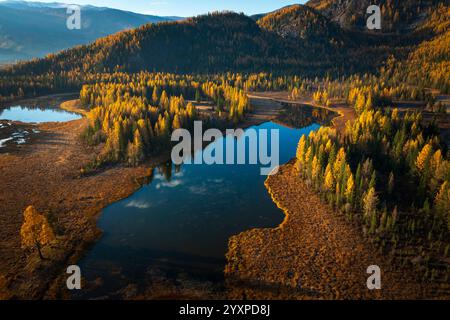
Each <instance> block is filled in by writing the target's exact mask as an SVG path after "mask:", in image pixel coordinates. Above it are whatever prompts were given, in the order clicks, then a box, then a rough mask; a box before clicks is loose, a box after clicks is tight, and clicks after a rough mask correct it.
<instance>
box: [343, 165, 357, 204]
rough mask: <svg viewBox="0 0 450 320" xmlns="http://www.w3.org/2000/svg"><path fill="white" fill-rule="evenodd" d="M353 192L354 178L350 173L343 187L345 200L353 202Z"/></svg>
mask: <svg viewBox="0 0 450 320" xmlns="http://www.w3.org/2000/svg"><path fill="white" fill-rule="evenodd" d="M354 192H355V180H354V179H353V174H352V173H350V176H349V177H348V180H347V187H346V189H345V197H346V198H347V201H348V202H349V203H350V204H351V203H352V202H353V193H354Z"/></svg>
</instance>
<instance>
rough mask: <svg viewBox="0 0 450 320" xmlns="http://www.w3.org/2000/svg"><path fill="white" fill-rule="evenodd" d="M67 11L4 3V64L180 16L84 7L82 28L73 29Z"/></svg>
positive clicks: (0, 52) (0, 16)
mask: <svg viewBox="0 0 450 320" xmlns="http://www.w3.org/2000/svg"><path fill="white" fill-rule="evenodd" d="M66 10H67V9H66V5H64V4H59V3H51V4H44V3H33V2H24V1H5V2H0V63H6V62H11V61H16V60H24V59H31V58H34V57H43V56H44V55H46V54H48V53H51V52H57V51H59V50H62V49H67V48H70V47H73V46H76V45H80V44H86V43H89V42H91V41H94V40H96V39H98V38H100V37H104V36H107V35H110V34H113V33H116V32H118V31H121V30H124V29H131V28H135V27H138V26H141V25H143V24H146V23H157V22H163V21H170V20H173V19H176V18H164V17H157V16H147V15H141V14H136V13H133V12H126V11H120V10H115V9H109V8H99V7H93V6H82V7H81V23H82V26H81V30H69V29H67V27H66V20H67V17H68V15H67V12H66Z"/></svg>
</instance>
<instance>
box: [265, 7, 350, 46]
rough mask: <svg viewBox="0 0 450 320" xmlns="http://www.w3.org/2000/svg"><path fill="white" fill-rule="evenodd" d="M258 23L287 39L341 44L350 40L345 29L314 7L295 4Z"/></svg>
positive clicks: (273, 13) (269, 15)
mask: <svg viewBox="0 0 450 320" xmlns="http://www.w3.org/2000/svg"><path fill="white" fill-rule="evenodd" d="M258 24H259V25H260V26H261V27H262V28H264V29H266V30H269V31H271V32H275V33H277V34H278V35H280V36H281V37H283V38H285V39H292V40H295V41H306V42H308V43H309V44H322V45H325V46H327V47H328V46H330V45H332V46H340V45H343V44H344V42H347V43H348V42H349V41H348V39H346V36H345V34H344V32H343V30H342V29H341V28H340V27H339V26H338V25H337V24H335V23H333V22H331V21H330V20H329V19H328V18H326V17H325V16H323V15H322V14H320V13H319V12H318V11H316V10H315V9H313V8H310V7H307V6H302V5H293V6H289V7H286V8H282V9H280V10H278V11H275V12H272V13H270V14H268V15H265V16H264V17H262V18H261V19H259V20H258Z"/></svg>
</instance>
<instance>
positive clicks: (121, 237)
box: [79, 122, 320, 298]
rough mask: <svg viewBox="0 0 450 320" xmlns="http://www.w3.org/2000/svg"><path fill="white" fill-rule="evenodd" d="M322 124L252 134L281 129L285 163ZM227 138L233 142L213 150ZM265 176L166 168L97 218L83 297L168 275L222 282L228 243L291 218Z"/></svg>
mask: <svg viewBox="0 0 450 320" xmlns="http://www.w3.org/2000/svg"><path fill="white" fill-rule="evenodd" d="M319 127H320V125H318V124H312V125H309V126H307V127H304V128H302V129H293V128H288V127H285V126H282V125H279V124H276V123H274V122H267V123H264V124H262V125H259V126H255V127H252V129H256V130H261V129H278V130H279V134H280V163H281V164H283V163H286V162H288V161H289V160H290V159H292V158H293V157H295V153H296V149H297V144H298V141H299V139H300V137H301V136H302V135H305V134H309V133H310V132H311V131H312V130H317V129H318V128H319ZM226 139H234V138H233V137H224V138H221V139H220V140H217V141H215V142H213V143H212V144H210V145H209V146H207V148H211V147H213V144H224V143H225V141H226ZM202 152H204V151H202V150H199V151H197V152H196V153H195V157H200V156H201V155H202ZM265 179H266V177H265V176H261V175H260V166H259V165H209V166H208V165H206V164H202V165H182V166H172V165H171V164H170V163H166V164H163V165H161V166H160V167H159V168H157V169H156V170H155V171H154V173H153V175H152V176H151V177H149V181H148V184H146V185H145V186H143V187H142V188H141V189H140V190H138V191H137V192H136V193H134V194H133V195H132V196H130V197H129V198H127V199H124V200H121V201H119V202H117V203H114V204H112V205H111V206H109V207H107V208H105V209H104V211H103V213H102V215H101V217H100V218H99V221H98V226H99V228H100V229H102V230H103V231H104V234H103V236H102V238H101V239H100V240H99V241H98V242H97V243H96V244H95V245H94V247H93V248H92V249H91V250H90V251H89V253H88V254H87V256H86V257H85V258H84V259H82V261H80V263H79V266H80V267H81V270H82V275H83V277H84V278H85V279H86V280H87V282H88V287H91V290H87V291H85V290H82V291H83V293H81V294H80V295H81V296H80V297H82V298H96V297H102V298H105V297H106V298H114V297H117V296H116V295H115V293H117V295H119V293H118V292H120V289H121V288H124V287H126V286H127V285H129V284H133V283H136V284H143V283H144V282H145V283H148V282H150V283H152V282H154V281H155V279H161V278H163V279H164V278H170V279H174V281H181V280H182V279H184V281H200V282H201V281H207V282H208V283H212V284H219V285H220V283H221V281H222V279H223V269H224V266H225V253H226V251H227V244H228V239H229V238H230V237H231V236H233V235H236V234H239V233H241V232H243V231H246V230H249V229H252V228H273V227H277V226H278V225H279V224H280V223H281V222H282V221H283V219H284V214H283V212H282V211H281V210H279V209H278V208H277V206H276V205H275V204H274V203H273V202H272V200H271V198H270V195H269V194H268V192H267V190H266V188H265V186H264V181H265ZM186 279H188V280H186Z"/></svg>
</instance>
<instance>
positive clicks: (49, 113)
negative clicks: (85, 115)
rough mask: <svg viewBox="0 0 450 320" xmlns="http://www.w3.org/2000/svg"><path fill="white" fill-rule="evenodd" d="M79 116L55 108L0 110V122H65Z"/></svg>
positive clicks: (17, 107)
mask: <svg viewBox="0 0 450 320" xmlns="http://www.w3.org/2000/svg"><path fill="white" fill-rule="evenodd" d="M80 118H81V116H80V115H78V114H76V113H72V112H68V111H64V110H62V109H57V108H50V107H49V108H34V107H22V106H13V107H9V108H7V109H4V110H0V120H11V121H21V122H25V123H42V122H66V121H71V120H77V119H80Z"/></svg>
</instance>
